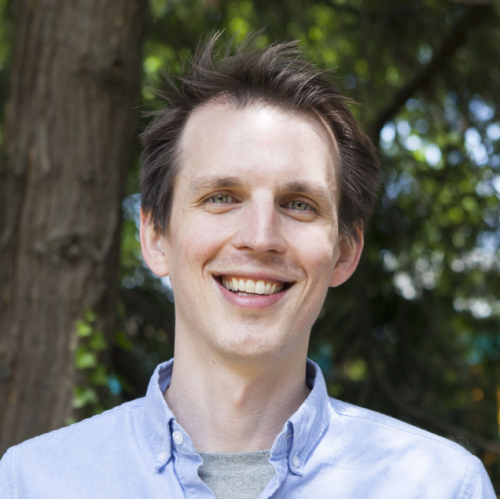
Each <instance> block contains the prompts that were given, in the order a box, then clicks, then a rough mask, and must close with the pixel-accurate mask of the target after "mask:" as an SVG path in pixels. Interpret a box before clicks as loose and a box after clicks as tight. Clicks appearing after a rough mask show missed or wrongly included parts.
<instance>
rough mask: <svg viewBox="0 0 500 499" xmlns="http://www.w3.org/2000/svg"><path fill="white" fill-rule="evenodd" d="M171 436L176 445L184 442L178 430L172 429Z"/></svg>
mask: <svg viewBox="0 0 500 499" xmlns="http://www.w3.org/2000/svg"><path fill="white" fill-rule="evenodd" d="M172 437H173V438H174V442H175V443H176V444H177V445H182V443H183V442H184V437H183V436H182V433H181V432H180V431H174V432H173V433H172Z"/></svg>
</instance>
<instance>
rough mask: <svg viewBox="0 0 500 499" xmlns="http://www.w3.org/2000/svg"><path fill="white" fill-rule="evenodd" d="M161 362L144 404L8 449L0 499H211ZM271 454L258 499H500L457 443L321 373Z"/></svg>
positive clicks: (314, 372)
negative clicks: (347, 399) (334, 388)
mask: <svg viewBox="0 0 500 499" xmlns="http://www.w3.org/2000/svg"><path fill="white" fill-rule="evenodd" d="M172 366H173V361H169V362H166V363H163V364H160V365H159V366H158V367H157V368H156V370H155V372H154V374H153V377H152V378H151V382H150V384H149V387H148V391H147V394H146V396H145V397H144V398H141V399H138V400H135V401H132V402H128V403H125V404H123V405H121V406H119V407H116V408H115V409H112V410H110V411H107V412H105V413H103V414H101V415H99V416H95V417H93V418H90V419H87V420H85V421H82V422H81V423H77V424H73V425H71V426H69V427H66V428H62V429H60V430H57V431H53V432H51V433H48V434H45V435H42V436H40V437H37V438H34V439H31V440H28V441H26V442H24V443H22V444H20V445H17V446H15V447H12V448H10V449H9V450H8V451H7V453H6V454H5V455H4V457H3V458H2V460H1V461H0V497H1V499H8V498H9V499H10V498H12V499H14V498H15V499H21V498H30V499H35V498H36V499H48V498H51V499H55V498H58V499H59V498H64V499H77V498H81V499H89V498H92V499H99V498H103V499H104V498H106V499H110V498H148V499H156V498H158V499H160V498H161V499H167V498H168V499H180V498H185V497H189V498H199V499H205V498H206V499H208V498H212V499H213V497H214V496H213V493H212V492H211V490H210V489H209V488H208V487H207V485H205V484H204V483H203V482H202V481H201V479H200V478H199V476H198V467H199V466H200V465H201V464H202V459H201V457H200V456H199V454H198V453H197V452H196V450H195V448H194V446H193V443H192V441H191V439H190V437H189V435H188V434H187V433H186V432H185V431H184V429H183V428H182V427H181V426H180V425H179V424H178V423H177V421H176V419H175V416H174V414H173V413H172V411H170V409H169V408H168V406H167V404H166V402H165V399H164V397H163V392H164V391H165V390H166V389H167V387H168V386H169V383H170V379H171V374H172ZM307 383H308V385H309V387H312V390H311V392H310V394H309V396H308V398H307V399H306V400H305V402H304V403H303V404H302V405H301V406H300V408H299V409H298V410H297V412H296V413H295V414H293V415H292V417H291V418H290V419H289V420H288V421H287V422H286V424H285V425H284V427H283V430H282V431H281V433H280V434H279V435H278V436H277V437H276V440H275V441H274V445H273V446H272V449H271V455H270V462H271V464H272V465H273V467H274V469H275V471H276V473H275V475H274V476H273V477H272V478H271V480H270V481H269V483H268V484H267V486H266V488H265V489H264V491H263V492H262V494H261V495H260V499H264V498H270V497H273V499H274V498H276V499H278V498H279V499H282V498H283V499H285V498H286V499H294V498H300V499H304V498H311V497H313V498H315V499H323V498H324V499H326V498H328V499H336V498H338V499H340V498H344V499H345V498H349V499H357V498H359V499H367V498H370V499H388V498H398V499H401V498H432V499H437V498H439V499H448V498H450V499H451V498H453V499H466V498H467V499H480V498H485V499H495V497H496V496H495V494H494V492H493V488H492V486H491V483H490V480H489V478H488V475H487V474H486V472H485V469H484V467H483V465H482V464H481V462H480V461H479V460H478V459H477V458H476V457H474V456H472V455H471V454H470V453H469V452H467V451H466V450H465V449H463V448H462V447H460V446H459V445H457V444H455V443H453V442H451V441H449V440H446V439H444V438H441V437H438V436H436V435H433V434H431V433H428V432H426V431H423V430H420V429H418V428H415V427H413V426H410V425H408V424H405V423H402V422H400V421H397V420H395V419H392V418H390V417H387V416H383V415H381V414H378V413H376V412H372V411H369V410H367V409H362V408H359V407H356V406H353V405H351V404H347V403H344V402H341V401H339V400H335V399H331V398H329V397H328V395H327V391H326V386H325V381H324V379H323V375H322V374H321V371H320V369H319V368H318V367H317V366H316V365H315V364H314V363H312V362H311V361H308V364H307Z"/></svg>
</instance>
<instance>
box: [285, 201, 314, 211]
mask: <svg viewBox="0 0 500 499" xmlns="http://www.w3.org/2000/svg"><path fill="white" fill-rule="evenodd" d="M288 206H289V207H290V208H291V209H292V210H297V211H306V210H307V209H311V207H310V206H309V205H308V204H307V203H304V201H290V202H289V203H288Z"/></svg>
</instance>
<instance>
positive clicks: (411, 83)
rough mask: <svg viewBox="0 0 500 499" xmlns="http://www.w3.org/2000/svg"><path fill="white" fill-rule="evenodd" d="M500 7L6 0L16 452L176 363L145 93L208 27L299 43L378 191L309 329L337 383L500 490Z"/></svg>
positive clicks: (1, 92)
mask: <svg viewBox="0 0 500 499" xmlns="http://www.w3.org/2000/svg"><path fill="white" fill-rule="evenodd" d="M499 20H500V4H499V3H498V2H495V1H492V0H460V1H458V0H456V1H451V0H412V1H399V2H394V1H392V0H391V1H389V0H377V1H374V0H352V1H349V2H348V1H342V0H307V1H306V0H286V1H285V0H273V1H264V0H255V1H250V0H227V1H222V0H151V1H150V2H149V3H148V2H146V1H141V0H112V1H109V2H100V1H99V0H78V1H74V2H67V1H65V0H38V1H37V2H33V1H31V0H0V120H1V133H0V455H1V454H2V453H3V452H4V451H5V449H6V448H7V447H8V446H10V445H13V444H16V443H18V442H20V441H22V440H25V439H27V438H30V437H32V436H35V435H38V434H40V433H43V432H46V431H49V430H51V429H54V428H58V427H60V426H63V425H65V424H70V423H71V422H73V421H77V420H79V419H82V418H84V417H88V416H91V415H93V414H97V413H99V412H101V411H103V410H105V409H107V408H110V407H112V406H114V405H116V404H119V403H121V402H123V401H126V400H130V399H132V398H135V397H140V396H143V395H144V393H145V390H146V387H147V383H148V380H149V377H150V375H151V373H152V371H153V369H154V367H155V366H156V364H157V363H159V362H161V361H164V360H167V359H169V358H170V357H171V356H172V352H173V342H174V320H173V318H174V305H173V300H174V298H173V295H172V291H171V288H170V286H169V282H168V279H167V280H165V279H164V280H160V279H158V278H156V277H155V276H153V275H152V274H151V272H150V271H149V270H148V269H147V268H146V267H145V265H144V262H143V260H142V257H141V252H140V245H139V241H138V210H139V206H140V195H139V194H138V171H139V159H138V157H139V154H140V149H139V144H138V139H137V135H138V133H140V131H141V130H142V129H143V128H144V127H145V126H146V124H147V122H148V119H147V118H144V117H143V115H144V113H145V112H147V111H151V110H154V109H156V108H157V107H158V105H159V104H158V102H157V101H156V100H155V99H154V98H153V95H152V93H151V92H150V90H148V86H151V85H152V84H154V81H155V77H156V75H157V74H158V73H159V72H160V71H161V70H163V69H165V70H167V71H169V72H171V73H173V74H179V73H181V72H182V68H183V60H185V59H186V58H188V57H189V54H190V53H191V52H192V51H193V49H194V48H195V47H196V45H197V44H198V42H199V40H200V38H202V37H204V36H206V35H207V34H209V33H210V32H211V31H212V30H219V29H224V30H225V32H224V36H223V40H227V39H229V37H230V36H231V35H235V36H236V39H237V40H240V39H242V38H243V37H244V36H245V35H247V34H248V33H249V32H250V31H251V30H253V29H258V28H263V27H264V28H265V31H264V32H263V34H262V35H261V36H259V38H258V40H257V45H259V46H262V47H263V46H266V45H268V44H270V43H272V42H274V41H289V40H299V42H300V46H301V47H302V48H303V50H304V52H305V53H306V54H307V56H309V57H311V58H313V60H314V62H315V63H316V64H317V65H318V66H320V67H321V68H324V69H327V70H329V71H330V72H331V74H332V75H334V78H335V79H336V80H337V83H338V84H339V86H340V87H341V88H342V89H343V90H344V91H345V93H346V94H347V95H349V96H350V97H352V98H353V99H354V100H356V101H357V102H359V103H360V105H358V106H352V111H353V113H354V114H355V115H356V117H357V118H358V119H359V121H360V122H361V123H362V124H363V127H364V129H365V130H366V132H367V133H368V135H369V136H370V137H371V138H372V140H373V142H374V144H375V145H376V147H377V148H378V149H379V153H380V157H381V160H382V189H381V193H380V198H379V201H378V203H377V206H376V210H375V215H374V217H373V220H372V223H371V226H370V229H369V231H368V233H367V236H366V246H365V251H364V256H363V259H362V262H361V264H360V267H359V269H358V270H357V271H356V273H355V275H354V276H353V278H351V280H350V281H348V282H347V283H346V284H345V285H343V286H342V287H341V288H340V289H334V290H331V292H330V294H329V295H328V297H327V300H326V302H325V305H324V307H323V310H322V312H321V314H320V317H319V318H318V320H317V322H316V324H315V326H314V329H313V332H312V337H311V345H310V357H311V358H312V359H313V360H315V361H316V362H318V363H319V364H320V366H321V367H322V369H323V371H324V374H325V377H326V380H327V383H328V387H329V391H330V395H332V396H334V397H338V398H340V399H342V400H345V401H348V402H351V403H354V404H358V405H362V406H364V407H367V408H370V409H373V410H375V411H380V412H382V413H384V414H388V415H391V416H394V417H396V418H399V419H402V420H404V421H407V422H409V423H411V424H414V425H417V426H419V427H422V428H425V429H427V430H429V431H432V432H434V433H438V434H440V435H443V436H445V437H447V438H450V439H452V440H454V441H456V442H458V443H459V444H461V445H463V446H464V447H465V448H467V449H468V450H470V451H471V452H472V453H474V454H476V455H477V456H478V457H479V458H480V459H481V460H482V461H483V463H484V465H485V466H486V469H487V470H488V472H489V474H490V476H491V478H492V480H493V483H494V486H495V488H496V490H497V491H500V437H499V430H500V279H499V276H500V251H499V247H500V94H499V86H500V30H499V27H500V25H499Z"/></svg>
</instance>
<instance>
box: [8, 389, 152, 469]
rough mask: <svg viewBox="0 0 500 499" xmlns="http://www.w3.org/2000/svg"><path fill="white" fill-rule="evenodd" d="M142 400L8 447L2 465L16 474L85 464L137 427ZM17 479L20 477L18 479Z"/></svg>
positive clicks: (113, 446) (108, 449)
mask: <svg viewBox="0 0 500 499" xmlns="http://www.w3.org/2000/svg"><path fill="white" fill-rule="evenodd" d="M142 406H143V399H137V400H133V401H132V402H126V403H124V404H122V405H120V406H118V407H115V408H114V409H111V410H109V411H105V412H103V413H102V414H99V415H97V416H93V417H91V418H88V419H85V420H83V421H81V422H79V423H74V424H72V425H70V426H66V427H64V428H60V429H58V430H54V431H51V432H49V433H45V434H43V435H40V436H38V437H35V438H31V439H29V440H26V441H25V442H22V443H21V444H18V445H16V446H14V447H11V448H10V449H9V450H8V451H7V453H6V454H5V456H4V457H3V458H2V462H3V466H4V468H5V469H6V470H7V471H8V469H9V468H10V469H12V470H13V472H15V474H16V475H19V474H22V470H29V473H34V470H40V472H49V471H50V470H57V469H64V468H65V466H66V463H67V462H69V461H70V460H71V461H73V462H82V463H84V462H88V460H89V459H93V458H96V457H97V456H99V455H101V456H102V455H104V454H106V453H107V452H111V450H112V449H116V445H110V444H112V443H114V442H117V441H121V440H123V441H125V440H126V439H127V434H133V433H134V432H136V431H137V428H134V427H137V426H140V419H139V418H138V416H139V410H140V409H141V407H142ZM18 478H20V477H18Z"/></svg>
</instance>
